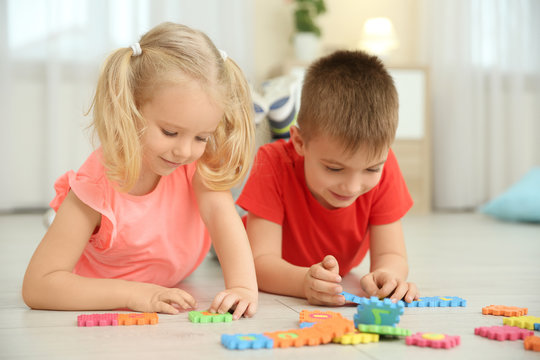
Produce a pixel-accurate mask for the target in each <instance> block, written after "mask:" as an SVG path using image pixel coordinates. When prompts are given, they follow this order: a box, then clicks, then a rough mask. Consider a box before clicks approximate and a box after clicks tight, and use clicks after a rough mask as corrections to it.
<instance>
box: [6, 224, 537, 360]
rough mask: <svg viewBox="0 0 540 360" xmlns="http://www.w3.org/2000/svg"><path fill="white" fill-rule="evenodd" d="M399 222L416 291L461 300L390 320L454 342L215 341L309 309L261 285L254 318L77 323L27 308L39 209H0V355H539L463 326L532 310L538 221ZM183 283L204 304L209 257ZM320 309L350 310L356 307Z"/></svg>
mask: <svg viewBox="0 0 540 360" xmlns="http://www.w3.org/2000/svg"><path fill="white" fill-rule="evenodd" d="M404 226H405V234H406V237H407V247H408V251H409V258H410V266H411V274H410V279H411V281H415V282H416V283H417V285H418V287H419V288H420V291H421V296H459V297H462V298H464V299H466V300H467V302H468V303H467V307H464V308H406V309H405V313H404V315H402V317H401V322H400V323H399V326H400V327H403V328H407V329H410V330H411V331H412V332H419V331H421V332H435V333H444V334H448V335H459V336H460V337H461V345H460V346H458V347H456V348H453V349H450V350H440V349H431V348H420V347H415V346H407V345H405V341H404V339H403V338H401V339H395V340H385V341H381V342H379V343H372V344H361V345H354V346H351V345H336V344H328V345H322V346H316V347H303V348H288V349H269V350H244V351H238V350H236V351H235V350H227V349H225V348H224V347H223V346H222V345H221V343H220V337H221V334H224V333H227V334H235V333H262V332H265V331H276V330H287V329H293V328H296V327H297V326H298V314H299V312H300V311H301V310H302V309H315V307H313V306H309V305H308V304H307V303H306V301H305V300H301V299H296V298H289V297H283V296H276V295H272V294H266V293H261V294H260V302H259V311H258V313H257V315H256V316H255V317H254V318H252V319H241V320H239V321H236V322H233V323H226V324H223V323H222V324H193V323H190V322H189V320H188V319H187V314H186V313H182V314H180V315H175V316H171V315H160V317H159V324H158V325H154V326H150V325H149V326H118V327H92V328H79V327H77V326H76V318H77V315H79V314H80V312H57V311H36V310H30V309H28V308H27V307H26V306H25V305H24V303H23V301H22V299H21V296H20V289H21V281H22V278H23V274H24V270H25V268H26V264H27V262H28V260H29V258H30V256H31V254H32V252H33V250H34V248H35V247H36V245H37V244H38V242H39V240H40V239H41V237H42V235H43V232H44V228H43V226H42V222H41V216H39V215H9V216H8V215H4V216H0V285H1V289H2V291H1V293H0V358H2V359H4V358H5V359H20V358H39V359H77V358H81V359H88V358H100V359H101V358H107V359H109V358H115V359H119V358H122V359H123V358H126V359H127V358H129V359H155V358H159V359H169V358H171V359H173V358H174V359H210V358H213V359H216V358H217V359H225V358H231V359H232V358H234V359H241V358H249V359H251V358H293V357H296V358H309V359H319V358H321V359H328V358H330V357H334V358H340V359H343V358H354V359H372V360H373V359H392V360H396V359H415V360H421V359H434V358H436V359H447V358H448V359H492V360H494V359H540V353H538V352H533V351H526V350H524V348H523V341H522V340H517V341H504V342H499V341H494V340H488V339H486V338H483V337H480V336H476V335H474V333H473V331H474V328H475V327H479V326H491V325H502V318H501V317H498V316H489V315H482V314H481V309H482V307H484V306H487V305H491V304H495V305H508V306H520V307H527V308H528V309H529V315H533V316H540V226H539V225H530V224H529V225H526V224H512V223H502V222H497V221H495V220H492V219H490V218H487V217H484V216H482V215H479V214H437V215H428V216H412V215H411V216H408V217H406V220H405V222H404ZM367 268H368V264H366V263H364V264H362V265H361V266H360V267H359V268H357V269H355V270H354V272H353V273H351V274H350V275H349V276H347V277H346V278H345V280H344V281H345V289H346V290H347V291H349V292H353V293H354V291H355V290H356V289H357V288H358V285H357V279H358V278H359V276H361V275H362V274H363V273H365V271H366V269H367ZM183 287H184V288H185V289H186V290H188V291H190V292H191V293H192V294H193V295H194V296H195V297H196V298H197V299H198V301H199V303H200V306H201V308H200V310H204V308H205V306H208V305H209V304H210V302H211V299H212V297H213V296H214V295H215V293H216V292H217V291H219V290H220V289H221V287H222V280H221V274H220V269H219V266H218V264H217V263H216V261H215V260H214V259H212V258H209V259H207V260H206V261H205V262H204V263H203V265H202V266H201V267H200V268H199V269H198V270H197V271H196V272H195V273H194V274H193V275H192V276H191V277H190V278H188V279H187V280H186V281H185V282H184V284H183ZM327 310H328V309H327ZM330 310H333V311H338V312H340V313H342V314H343V315H344V316H346V317H348V318H351V319H352V316H353V314H354V312H355V310H356V309H355V308H354V307H352V306H349V307H341V308H333V309H330ZM88 313H92V312H88ZM535 335H536V336H540V332H539V331H536V332H535Z"/></svg>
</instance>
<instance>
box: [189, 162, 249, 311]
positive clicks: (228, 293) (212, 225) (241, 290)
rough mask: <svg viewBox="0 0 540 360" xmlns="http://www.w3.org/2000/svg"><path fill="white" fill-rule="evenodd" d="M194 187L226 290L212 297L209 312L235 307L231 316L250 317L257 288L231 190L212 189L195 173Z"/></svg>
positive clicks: (242, 227) (242, 226)
mask: <svg viewBox="0 0 540 360" xmlns="http://www.w3.org/2000/svg"><path fill="white" fill-rule="evenodd" d="M193 186H194V189H195V193H196V195H197V203H198V205H199V211H200V214H201V217H202V219H203V221H204V223H205V225H206V228H207V229H208V232H209V233H210V237H211V238H212V244H213V245H214V249H215V250H216V254H217V256H218V258H219V262H220V264H221V268H222V271H223V277H224V280H225V288H226V290H224V291H222V292H220V293H219V294H217V295H216V297H215V298H214V301H213V302H212V304H211V306H210V309H209V310H210V312H219V313H225V312H227V311H229V309H235V310H234V313H233V318H234V319H238V318H240V316H242V315H245V316H248V317H251V316H253V315H254V314H255V312H256V311H257V302H258V289H257V280H256V277H255V268H254V265H253V255H252V253H251V248H250V246H249V241H248V239H247V234H246V231H245V229H244V224H243V223H242V220H241V219H240V216H239V215H238V213H237V211H236V208H235V206H234V200H233V198H232V195H231V193H230V191H213V190H210V189H208V188H207V187H206V186H205V185H204V183H203V182H202V180H201V178H200V175H199V174H198V173H195V175H194V177H193Z"/></svg>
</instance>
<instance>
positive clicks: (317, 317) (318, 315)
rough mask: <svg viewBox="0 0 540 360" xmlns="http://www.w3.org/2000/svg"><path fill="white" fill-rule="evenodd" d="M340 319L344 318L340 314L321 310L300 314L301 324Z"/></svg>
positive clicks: (304, 311) (306, 311) (305, 311)
mask: <svg viewBox="0 0 540 360" xmlns="http://www.w3.org/2000/svg"><path fill="white" fill-rule="evenodd" d="M335 318H340V319H343V316H342V315H341V314H340V313H337V312H333V311H321V310H302V311H301V312H300V322H301V323H303V322H307V323H319V322H321V321H324V320H328V319H335Z"/></svg>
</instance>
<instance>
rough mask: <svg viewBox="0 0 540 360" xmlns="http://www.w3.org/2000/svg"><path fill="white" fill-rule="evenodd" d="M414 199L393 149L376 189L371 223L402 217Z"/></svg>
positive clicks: (379, 223) (386, 221) (381, 223)
mask: <svg viewBox="0 0 540 360" xmlns="http://www.w3.org/2000/svg"><path fill="white" fill-rule="evenodd" d="M412 205H413V201H412V198H411V195H410V194H409V190H408V189H407V185H406V184H405V179H403V175H402V174H401V170H400V169H399V165H398V162H397V160H396V157H395V155H394V153H393V152H392V150H390V152H389V153H388V159H387V161H386V163H385V165H384V168H383V174H382V176H381V180H380V181H379V184H378V185H377V188H376V190H375V194H374V199H373V203H372V207H371V213H370V217H369V223H370V224H372V225H384V224H390V223H393V222H395V221H397V220H399V219H401V218H402V217H403V216H404V215H405V214H406V213H407V211H409V209H410V208H411V207H412Z"/></svg>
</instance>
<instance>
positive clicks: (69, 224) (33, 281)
mask: <svg viewBox="0 0 540 360" xmlns="http://www.w3.org/2000/svg"><path fill="white" fill-rule="evenodd" d="M100 220H101V215H100V214H99V213H98V212H96V211H95V210H93V209H91V208H90V207H88V206H87V205H86V204H84V203H83V202H82V201H81V200H80V199H79V198H78V197H77V196H76V195H75V194H74V193H73V192H72V191H70V192H69V193H68V195H67V196H66V198H65V199H64V201H63V203H62V205H61V206H60V208H59V209H58V211H57V213H56V216H55V219H54V221H53V223H52V224H51V226H50V228H49V230H48V231H47V233H46V234H45V236H44V237H43V240H42V241H41V243H40V244H39V246H38V247H37V249H36V251H35V252H34V255H33V256H32V259H31V260H30V263H29V265H28V268H27V270H26V274H25V276H24V281H23V289H22V291H23V299H24V302H25V303H26V304H27V305H28V306H29V307H31V308H34V309H50V310H110V309H117V308H126V307H127V308H130V309H132V310H136V311H146V312H154V311H157V312H165V313H177V312H178V310H177V309H176V308H175V307H173V306H172V305H170V303H176V304H178V305H180V306H181V307H184V308H188V307H193V306H194V305H195V301H194V300H193V298H192V297H191V295H189V294H187V293H186V292H184V291H182V290H180V289H167V288H164V287H161V286H158V285H152V284H145V283H138V282H132V281H124V280H113V279H93V278H86V277H82V276H79V275H76V274H73V272H72V271H73V268H74V267H75V264H76V263H77V261H78V260H79V258H80V256H81V254H82V252H83V250H84V248H85V246H86V245H87V244H88V240H89V239H90V236H91V235H92V233H93V232H94V230H95V229H96V228H97V227H98V226H99V224H100Z"/></svg>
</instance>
